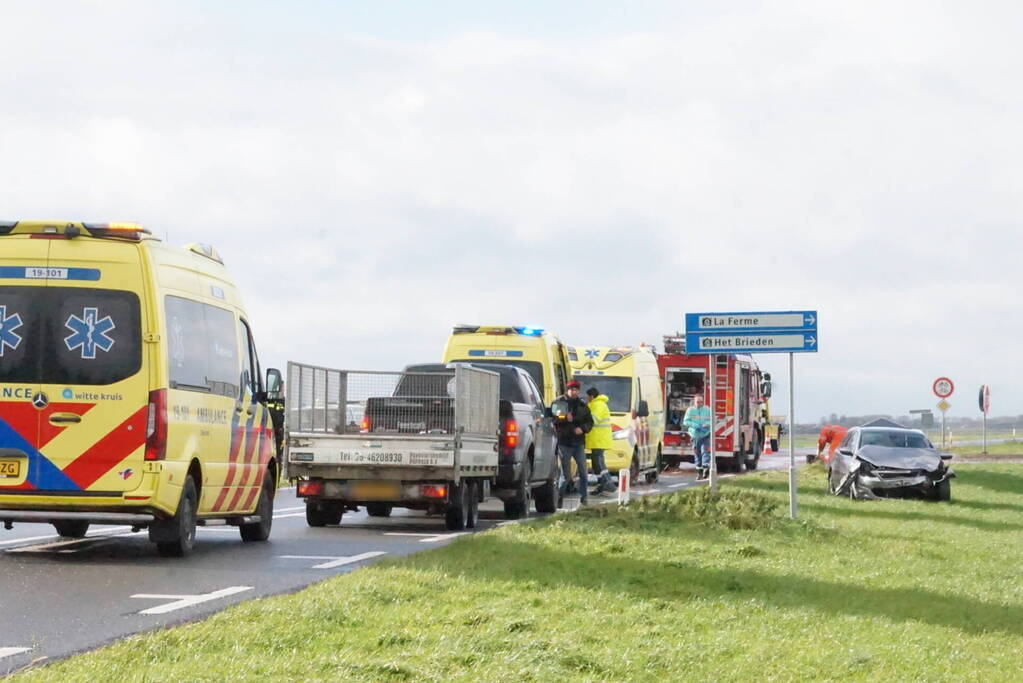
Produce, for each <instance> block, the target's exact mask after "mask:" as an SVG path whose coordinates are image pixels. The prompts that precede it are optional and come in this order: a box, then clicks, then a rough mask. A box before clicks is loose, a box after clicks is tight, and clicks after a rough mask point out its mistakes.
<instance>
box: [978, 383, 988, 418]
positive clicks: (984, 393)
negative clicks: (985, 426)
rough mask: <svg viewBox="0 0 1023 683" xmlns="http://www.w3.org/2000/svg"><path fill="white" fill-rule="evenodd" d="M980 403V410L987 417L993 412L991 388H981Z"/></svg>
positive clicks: (984, 385)
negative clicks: (989, 412) (990, 411)
mask: <svg viewBox="0 0 1023 683" xmlns="http://www.w3.org/2000/svg"><path fill="white" fill-rule="evenodd" d="M978 399H979V400H978V401H977V402H978V403H979V404H980V410H981V412H983V413H984V414H985V415H987V413H988V411H989V410H991V387H989V386H988V385H986V384H983V385H981V387H980V396H978Z"/></svg>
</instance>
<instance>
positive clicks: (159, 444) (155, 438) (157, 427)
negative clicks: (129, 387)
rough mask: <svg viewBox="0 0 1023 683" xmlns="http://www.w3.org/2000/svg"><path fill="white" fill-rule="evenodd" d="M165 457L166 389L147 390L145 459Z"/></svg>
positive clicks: (162, 458) (161, 458)
mask: <svg viewBox="0 0 1023 683" xmlns="http://www.w3.org/2000/svg"><path fill="white" fill-rule="evenodd" d="M166 457H167V390H166V389H158V390H156V391H150V392H149V415H148V417H147V419H146V455H145V459H146V460H164V459H165V458H166Z"/></svg>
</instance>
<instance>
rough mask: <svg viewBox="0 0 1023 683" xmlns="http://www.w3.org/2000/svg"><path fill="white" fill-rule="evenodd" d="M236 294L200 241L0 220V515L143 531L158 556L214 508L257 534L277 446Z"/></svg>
mask: <svg viewBox="0 0 1023 683" xmlns="http://www.w3.org/2000/svg"><path fill="white" fill-rule="evenodd" d="M271 384H272V385H273V386H270V387H269V389H271V390H273V391H276V390H277V388H278V387H279V384H280V373H279V372H277V371H276V370H270V371H268V373H267V383H266V384H264V382H263V378H262V373H261V370H260V366H259V358H258V356H257V354H256V347H255V344H254V342H253V338H252V331H251V329H250V328H249V323H248V320H247V319H246V315H245V310H244V308H243V307H242V304H241V300H240V299H239V296H238V291H237V289H236V287H235V285H234V284H233V282H232V281H231V279H230V277H229V276H228V274H227V270H226V269H225V267H224V263H223V261H222V260H221V258H220V256H219V255H218V253H217V252H216V251H215V250H214V249H212V248H211V247H208V246H204V245H192V246H189V247H186V248H184V249H176V248H172V247H169V246H167V245H165V244H164V243H162V242H161V241H160V240H158V239H156V238H154V237H153V236H152V235H151V234H150V233H149V231H147V230H146V229H145V228H143V227H141V226H139V225H137V224H134V223H79V222H67V221H37V222H29V221H17V222H2V223H0V522H2V523H3V524H4V526H5V527H6V528H8V529H9V528H11V526H12V525H13V524H14V523H16V522H46V523H51V524H53V526H54V527H55V528H56V529H57V532H58V533H59V534H60V535H62V536H68V537H73V538H80V537H83V536H85V535H86V533H87V531H88V529H89V525H90V524H125V525H130V526H132V527H133V528H134V529H136V530H141V529H143V528H145V529H148V533H149V539H150V540H151V541H153V542H154V543H156V545H157V548H158V551H159V552H160V553H161V554H163V555H171V556H181V555H185V554H187V553H188V552H189V551H191V549H192V547H193V544H194V541H195V529H196V526H197V525H202V524H205V523H206V522H207V521H209V520H214V519H220V520H226V521H227V523H228V524H233V525H236V526H238V527H239V528H240V531H241V536H242V539H244V540H246V541H263V540H266V539H267V538H268V537H269V534H270V526H271V522H272V519H273V496H274V492H275V491H276V489H277V476H278V475H277V467H278V460H277V457H276V455H277V454H276V444H275V441H274V438H273V437H274V432H273V424H272V416H271V415H270V414H269V411H268V409H267V406H266V401H267V389H268V387H267V385H271Z"/></svg>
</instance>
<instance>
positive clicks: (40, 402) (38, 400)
mask: <svg viewBox="0 0 1023 683" xmlns="http://www.w3.org/2000/svg"><path fill="white" fill-rule="evenodd" d="M32 405H34V406H35V407H36V409H37V410H42V409H43V408H45V407H46V406H48V405H50V397H49V396H47V395H46V394H44V393H43V392H41V391H40V392H39V393H37V394H36V395H35V396H33V397H32Z"/></svg>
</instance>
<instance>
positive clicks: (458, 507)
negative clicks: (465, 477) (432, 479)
mask: <svg viewBox="0 0 1023 683" xmlns="http://www.w3.org/2000/svg"><path fill="white" fill-rule="evenodd" d="M466 484H468V482H466V481H463V482H462V483H461V484H458V485H457V486H452V487H451V492H452V493H451V498H450V499H449V500H448V507H447V510H445V511H444V526H446V527H447V529H448V531H464V530H465V523H466V522H467V521H468V519H469V492H468V491H466V488H467V486H466Z"/></svg>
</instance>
